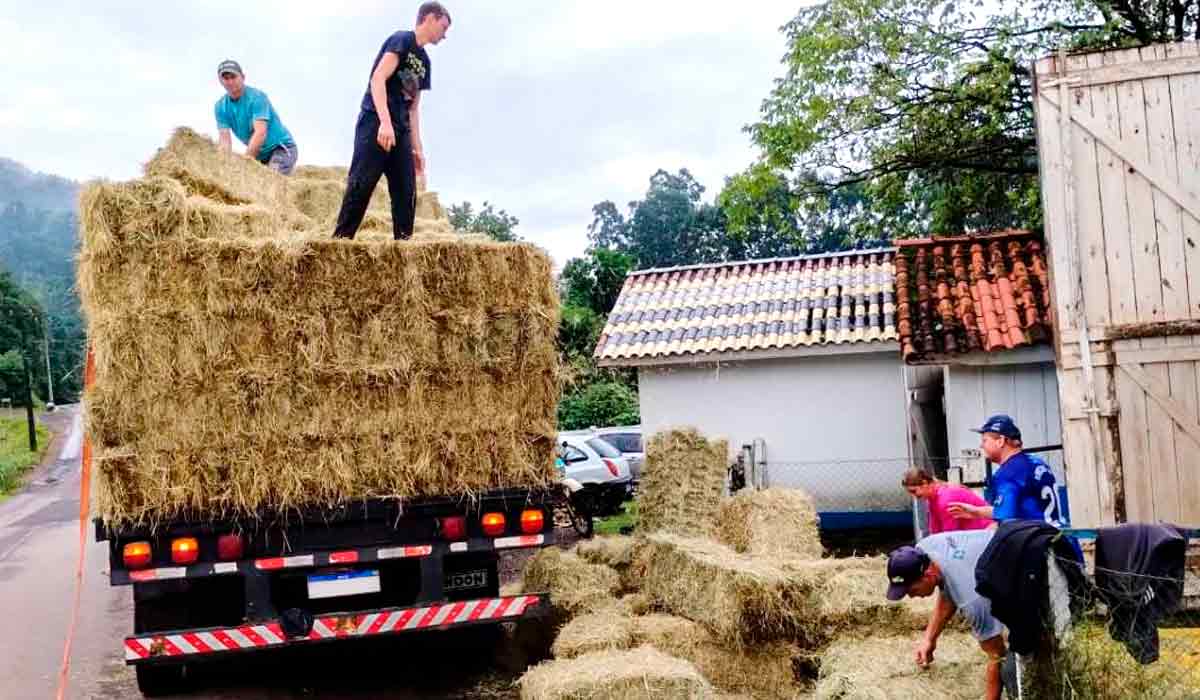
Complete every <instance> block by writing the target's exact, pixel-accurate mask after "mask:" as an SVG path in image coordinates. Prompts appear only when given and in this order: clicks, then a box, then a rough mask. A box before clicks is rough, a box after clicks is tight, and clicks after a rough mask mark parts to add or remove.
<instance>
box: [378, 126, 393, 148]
mask: <svg viewBox="0 0 1200 700" xmlns="http://www.w3.org/2000/svg"><path fill="white" fill-rule="evenodd" d="M375 141H376V142H378V143H379V147H380V148H382V149H383V150H384V152H386V153H391V152H392V147H393V146H395V145H396V130H395V129H393V128H392V125H391V123H389V122H383V123H381V124H380V125H379V135H378V136H376V137H375Z"/></svg>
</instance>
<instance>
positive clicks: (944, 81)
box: [748, 0, 1200, 235]
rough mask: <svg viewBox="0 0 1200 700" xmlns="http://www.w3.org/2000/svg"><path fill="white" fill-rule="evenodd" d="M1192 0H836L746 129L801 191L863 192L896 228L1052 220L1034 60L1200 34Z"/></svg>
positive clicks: (792, 43) (791, 52)
mask: <svg viewBox="0 0 1200 700" xmlns="http://www.w3.org/2000/svg"><path fill="white" fill-rule="evenodd" d="M1194 5H1195V3H1194V2H1193V1H1192V0H1163V1H1162V2H1153V3H1150V2H1146V3H1142V2H1133V0H1112V1H1111V2H1110V1H1109V0H1041V1H1040V2H1036V3H1022V2H1017V1H1016V0H998V1H997V2H995V3H961V2H957V0H830V1H829V2H825V3H822V4H819V5H815V6H813V7H809V8H805V9H803V10H801V11H800V12H799V14H797V16H796V17H795V19H793V20H792V21H791V22H790V23H789V24H788V25H787V26H786V27H785V28H784V32H785V34H786V35H787V39H788V52H787V54H786V56H785V58H784V65H785V67H786V72H785V75H784V76H783V77H782V78H781V79H779V80H778V81H777V83H776V87H775V88H774V89H773V90H772V92H771V93H770V95H769V96H768V98H767V99H766V100H765V101H764V103H763V106H762V111H761V119H760V121H758V122H757V123H755V124H753V125H751V126H750V127H748V130H749V132H750V134H751V135H752V137H753V139H754V141H755V142H756V143H757V144H758V145H759V146H760V147H761V148H762V151H763V155H764V158H765V163H766V166H768V167H769V168H770V169H771V170H773V171H781V172H785V173H812V174H815V175H816V177H809V178H802V179H799V180H798V181H797V182H795V183H793V184H794V185H795V187H796V193H797V195H798V196H800V197H804V196H808V195H816V196H822V195H825V194H828V193H830V192H833V191H837V190H841V189H843V188H846V187H852V186H863V187H864V188H865V189H864V190H863V191H864V192H865V194H867V195H868V200H867V201H868V202H869V204H870V210H871V211H869V212H868V215H869V216H871V217H875V218H877V219H880V220H882V221H886V222H888V223H889V224H891V225H892V229H893V231H894V232H895V233H896V234H900V235H903V234H908V233H915V232H926V231H928V229H930V228H932V229H933V230H935V231H938V232H957V231H962V230H969V229H978V228H994V227H1002V226H1027V227H1036V226H1039V225H1040V222H1041V210H1040V206H1039V202H1040V199H1039V195H1038V189H1037V188H1038V183H1037V168H1038V166H1037V148H1036V142H1035V139H1034V131H1033V128H1034V127H1033V109H1032V76H1031V70H1030V66H1031V65H1032V62H1033V61H1034V60H1035V59H1036V58H1039V57H1041V56H1043V55H1046V54H1048V53H1050V52H1052V51H1053V50H1055V49H1057V48H1058V47H1059V46H1067V47H1069V48H1073V49H1081V48H1104V47H1115V46H1122V45H1128V44H1130V43H1147V42H1151V41H1167V40H1180V39H1182V38H1184V37H1186V36H1193V35H1197V32H1200V23H1198V22H1197V20H1196V18H1195V17H1194V16H1193V7H1194Z"/></svg>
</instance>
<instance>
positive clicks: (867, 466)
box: [639, 352, 909, 511]
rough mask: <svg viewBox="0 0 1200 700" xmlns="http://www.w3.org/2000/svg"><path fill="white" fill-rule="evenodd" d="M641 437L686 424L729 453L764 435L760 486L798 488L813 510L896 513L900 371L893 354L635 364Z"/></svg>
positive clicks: (902, 435)
mask: <svg viewBox="0 0 1200 700" xmlns="http://www.w3.org/2000/svg"><path fill="white" fill-rule="evenodd" d="M639 394H640V397H641V412H642V426H643V430H644V432H645V433H646V434H647V435H650V434H653V433H654V432H657V431H659V430H663V429H667V428H671V427H685V426H694V427H695V428H697V429H698V430H700V431H701V432H702V433H704V434H705V435H707V436H709V437H723V438H725V439H727V440H729V445H730V451H731V458H732V455H733V453H735V452H736V451H737V450H738V449H739V448H740V447H741V445H743V444H748V443H750V442H751V441H752V440H754V439H755V438H762V439H763V440H765V443H766V460H767V463H768V472H767V473H768V484H769V485H771V486H784V487H795V488H802V489H804V490H806V491H808V492H809V493H810V494H812V495H813V497H814V498H815V499H816V501H817V507H818V510H822V511H879V510H883V511H901V510H905V509H907V508H908V507H909V501H908V499H907V496H906V494H905V492H904V490H903V489H902V488H901V487H900V475H901V473H902V472H903V471H904V469H905V468H906V467H907V466H908V446H907V429H906V418H905V394H904V377H903V373H902V367H901V365H900V362H899V359H898V358H897V357H896V355H895V353H892V352H885V353H864V354H852V355H832V356H820V357H804V358H788V359H775V360H758V361H750V362H742V363H737V364H721V365H717V366H714V365H706V366H688V365H680V366H671V367H643V368H641V369H640V371H639Z"/></svg>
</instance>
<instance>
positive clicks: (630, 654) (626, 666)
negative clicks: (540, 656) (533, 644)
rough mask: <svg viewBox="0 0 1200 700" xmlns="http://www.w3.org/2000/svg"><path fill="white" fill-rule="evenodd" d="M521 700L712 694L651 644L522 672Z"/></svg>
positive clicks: (684, 665)
mask: <svg viewBox="0 0 1200 700" xmlns="http://www.w3.org/2000/svg"><path fill="white" fill-rule="evenodd" d="M520 685H521V698H522V699H523V700H640V699H641V698H646V699H647V700H649V699H653V700H665V699H672V698H678V699H680V700H684V699H690V698H711V697H713V689H712V687H711V686H710V685H709V683H708V682H707V681H706V680H704V677H703V676H702V675H700V672H699V671H697V670H696V667H695V666H693V665H692V664H690V663H688V662H687V661H684V660H682V659H677V658H675V657H672V656H668V655H666V654H664V653H662V652H661V651H659V650H657V649H654V648H653V647H639V648H637V649H633V650H629V651H598V652H593V653H591V654H585V655H583V656H580V657H578V658H574V659H558V660H555V661H549V662H546V663H543V664H540V665H538V666H535V667H534V668H533V669H531V670H529V671H528V672H527V673H526V674H525V675H524V676H522V677H521V681H520Z"/></svg>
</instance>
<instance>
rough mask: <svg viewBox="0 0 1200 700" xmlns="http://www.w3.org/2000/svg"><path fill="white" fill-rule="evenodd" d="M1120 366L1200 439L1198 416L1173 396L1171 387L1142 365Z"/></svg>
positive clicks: (1177, 420)
mask: <svg viewBox="0 0 1200 700" xmlns="http://www.w3.org/2000/svg"><path fill="white" fill-rule="evenodd" d="M1118 366H1119V367H1120V368H1121V370H1122V371H1123V372H1125V374H1127V375H1129V378H1130V379H1132V380H1133V381H1134V383H1135V384H1137V385H1138V386H1139V387H1141V389H1142V391H1144V392H1146V396H1149V397H1150V398H1151V399H1153V400H1154V402H1155V403H1157V404H1158V405H1159V406H1161V407H1162V409H1163V410H1164V411H1166V412H1167V415H1169V416H1171V418H1172V419H1173V420H1174V421H1175V423H1176V424H1178V425H1179V427H1180V428H1182V429H1183V430H1184V432H1186V433H1187V434H1188V435H1191V436H1192V437H1194V438H1196V439H1197V440H1200V423H1197V422H1196V416H1194V415H1192V414H1191V412H1190V411H1188V408H1187V406H1184V405H1183V404H1182V403H1180V402H1178V401H1176V400H1174V399H1172V398H1171V389H1170V387H1168V386H1166V385H1164V384H1163V383H1162V382H1160V381H1158V380H1157V379H1154V378H1153V377H1151V376H1150V375H1149V374H1147V373H1146V370H1144V369H1142V367H1141V365H1137V364H1133V363H1122V364H1120V365H1118Z"/></svg>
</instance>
